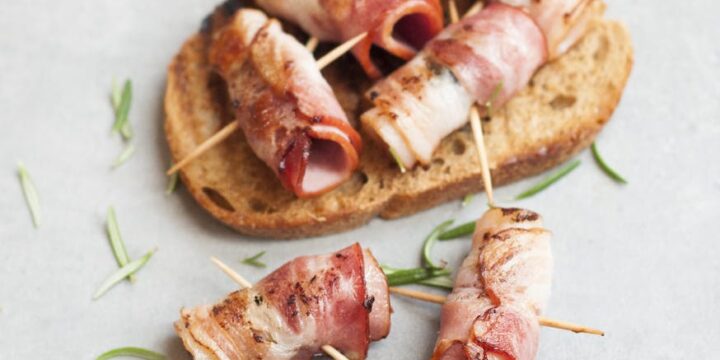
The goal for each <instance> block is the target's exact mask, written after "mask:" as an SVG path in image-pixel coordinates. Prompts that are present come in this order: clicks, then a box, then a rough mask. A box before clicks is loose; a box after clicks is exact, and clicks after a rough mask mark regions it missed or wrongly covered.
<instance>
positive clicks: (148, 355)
mask: <svg viewBox="0 0 720 360" xmlns="http://www.w3.org/2000/svg"><path fill="white" fill-rule="evenodd" d="M117 357H134V358H137V359H145V360H165V355H163V354H159V353H156V352H154V351H150V350H146V349H143V348H139V347H122V348H117V349H112V350H110V351H107V352H104V353H103V354H102V355H100V356H98V357H97V358H96V359H95V360H108V359H114V358H117Z"/></svg>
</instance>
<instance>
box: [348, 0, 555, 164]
mask: <svg viewBox="0 0 720 360" xmlns="http://www.w3.org/2000/svg"><path fill="white" fill-rule="evenodd" d="M546 59H547V51H546V46H545V38H544V36H543V34H542V31H541V29H540V28H539V27H538V26H537V25H536V24H535V22H534V21H533V20H532V19H531V18H530V17H529V16H528V15H527V14H526V13H525V12H523V11H521V10H519V9H517V8H514V7H511V6H507V5H503V4H494V5H490V6H489V7H487V8H486V9H485V10H483V11H481V12H480V13H478V14H475V15H473V16H469V17H467V18H465V19H463V20H462V21H460V22H458V23H456V24H453V25H451V26H450V27H448V28H447V29H445V30H444V31H443V32H442V33H440V35H438V36H437V37H436V38H435V39H433V40H432V41H431V42H429V43H428V44H427V45H426V46H425V48H424V49H423V51H422V52H421V53H420V54H418V56H416V57H415V58H414V59H413V60H412V61H410V62H409V63H407V64H405V65H404V66H403V67H401V68H400V69H398V70H397V71H395V72H394V73H393V74H392V75H390V76H389V77H388V78H386V79H384V80H383V81H381V82H379V83H378V84H377V85H375V86H374V87H373V88H371V89H370V91H369V92H368V94H369V95H368V96H369V98H370V99H371V100H372V101H373V103H374V105H375V107H374V108H372V109H370V110H368V111H367V112H366V113H365V114H363V115H362V118H361V120H362V123H363V126H364V127H365V128H367V129H368V130H370V132H371V134H374V135H377V136H378V137H380V138H381V140H382V141H383V142H384V143H385V144H387V146H388V147H389V149H390V151H391V152H393V153H394V154H395V155H396V157H397V158H398V161H401V162H402V163H403V165H404V166H405V167H408V168H409V167H412V166H413V165H415V164H416V163H417V162H421V163H423V164H427V163H429V162H430V160H431V157H432V154H433V152H434V151H435V148H436V147H437V146H438V144H439V143H440V141H441V140H442V139H443V138H444V137H445V136H447V135H448V134H450V133H451V132H453V131H454V130H456V129H458V128H460V127H462V126H463V125H464V124H465V123H466V122H467V115H468V110H469V109H470V106H471V105H472V104H473V102H479V103H482V104H484V103H486V102H488V101H492V103H493V106H499V105H501V104H503V103H504V102H505V101H507V100H508V99H510V97H512V96H513V95H514V94H515V93H516V92H517V91H518V90H520V89H521V88H523V87H524V86H525V85H526V84H527V82H528V81H529V80H530V78H531V76H532V75H533V73H534V72H535V70H537V68H538V67H539V66H540V65H542V64H543V63H544V62H545V60H546Z"/></svg>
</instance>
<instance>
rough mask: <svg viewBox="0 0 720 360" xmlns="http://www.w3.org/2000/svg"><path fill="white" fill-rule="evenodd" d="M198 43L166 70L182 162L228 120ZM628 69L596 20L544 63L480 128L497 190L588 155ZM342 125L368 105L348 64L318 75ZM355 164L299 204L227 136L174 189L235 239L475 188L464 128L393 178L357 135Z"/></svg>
mask: <svg viewBox="0 0 720 360" xmlns="http://www.w3.org/2000/svg"><path fill="white" fill-rule="evenodd" d="M206 49H207V36H206V35H203V34H196V35H194V36H192V37H191V38H190V39H189V40H188V41H187V42H186V43H185V44H184V46H183V47H182V49H181V51H180V53H179V54H178V55H177V56H176V57H175V58H174V60H173V61H172V63H171V64H170V67H169V71H168V81H167V92H166V96H165V111H166V121H165V131H166V135H167V140H168V143H169V145H170V149H171V152H172V156H173V159H174V160H175V161H178V160H180V159H181V158H183V157H184V156H185V155H187V154H188V153H190V151H191V150H193V149H194V148H195V147H196V146H198V145H199V144H200V143H202V142H203V141H204V140H205V139H207V138H208V137H210V136H211V135H212V134H213V133H215V132H217V131H218V130H219V129H220V128H221V127H222V126H223V125H224V124H226V123H227V122H229V121H232V120H233V116H232V112H231V111H229V110H228V106H227V103H226V102H227V101H226V97H227V95H226V94H225V90H224V84H223V82H222V80H220V79H219V78H218V77H217V76H216V75H213V73H212V71H211V69H210V68H209V66H208V64H207V61H206ZM632 63H633V51H632V44H631V40H630V37H629V34H628V32H627V30H626V29H625V28H624V27H623V26H622V25H621V24H618V23H616V22H610V21H602V22H599V23H598V24H597V25H595V26H594V27H593V28H592V29H591V30H590V32H589V33H588V34H587V35H586V36H585V37H584V38H583V39H582V40H581V41H580V42H579V43H578V44H577V45H576V46H575V47H574V48H573V49H572V50H570V51H569V52H568V53H567V54H566V55H564V56H562V57H561V58H559V59H558V60H556V61H554V62H552V63H549V64H547V65H545V66H544V67H543V68H542V69H541V70H540V71H539V72H538V73H537V74H536V75H535V77H534V78H533V79H532V81H531V84H530V85H529V86H528V87H527V88H525V89H524V90H523V91H522V92H521V93H519V94H518V95H517V96H516V97H515V98H513V99H512V100H511V101H510V102H509V103H507V104H506V105H505V106H504V107H503V108H501V109H498V110H497V111H496V112H495V113H494V114H493V116H492V118H491V119H485V121H484V122H483V128H484V131H485V134H486V135H485V136H486V137H485V141H486V144H487V148H488V152H489V161H490V166H491V169H492V176H493V180H494V182H495V184H496V185H502V184H507V183H509V182H511V181H515V180H518V179H521V178H523V177H527V176H530V175H534V174H537V173H539V172H541V171H544V170H546V169H548V168H551V167H553V166H555V165H557V164H559V163H561V162H563V161H565V160H567V159H568V158H569V157H571V156H573V155H574V154H576V153H577V152H579V151H580V150H582V149H583V148H585V147H587V146H589V145H590V144H591V142H592V141H593V139H594V138H595V136H596V135H597V134H598V132H599V131H600V130H601V129H602V127H603V125H604V124H605V123H606V122H607V121H608V119H609V118H610V115H611V114H612V112H613V110H614V109H615V107H616V106H617V104H618V101H619V100H620V96H621V94H622V91H623V88H624V87H625V83H626V81H627V78H628V75H629V73H630V69H631V68H632ZM324 75H325V76H326V77H327V79H328V81H329V82H330V83H331V84H332V85H333V88H334V90H335V92H336V95H337V96H338V99H339V100H340V102H341V104H342V105H343V107H344V108H345V110H346V111H347V112H348V114H349V116H350V118H354V119H357V117H358V115H359V114H361V113H362V111H363V110H364V109H365V107H366V106H367V103H366V102H365V100H364V99H363V92H364V90H365V89H366V88H367V87H368V86H369V85H370V84H369V83H368V80H367V79H366V78H365V77H364V76H363V75H362V73H361V72H360V71H359V69H358V68H357V66H356V65H354V64H353V63H352V61H351V60H348V59H343V60H341V61H339V62H337V63H336V64H334V65H333V66H331V67H329V68H328V69H326V70H325V71H324ZM365 139H366V140H365V142H366V146H365V149H364V152H363V154H362V159H361V162H360V167H359V169H358V171H357V172H356V173H355V175H354V176H353V177H352V178H351V180H349V181H348V182H347V183H345V184H344V185H342V186H341V187H340V188H338V189H337V190H335V191H332V192H330V193H328V194H325V195H323V196H320V197H318V198H314V199H305V200H300V199H297V198H296V197H294V196H293V195H292V194H291V193H290V192H288V191H286V190H285V189H283V188H282V186H281V185H280V182H279V181H278V180H277V179H276V178H275V175H274V174H273V172H272V171H270V169H268V168H267V167H266V165H265V164H264V163H262V162H261V161H260V160H258V159H257V158H256V157H255V155H254V154H253V152H252V150H251V149H250V147H249V146H248V145H247V143H246V142H245V140H244V138H243V135H242V134H239V133H238V134H235V135H234V136H233V137H231V138H230V139H229V140H226V141H225V142H224V143H223V144H221V145H219V146H216V147H215V148H213V149H212V150H210V151H208V152H207V153H205V154H204V155H202V156H201V157H200V158H198V159H197V160H195V161H194V162H192V163H191V164H189V165H188V166H186V167H185V168H184V169H183V170H182V172H181V176H182V180H183V182H184V184H185V186H186V187H187V189H188V190H189V192H190V193H191V194H192V196H193V197H194V198H195V199H196V200H197V202H198V203H199V204H200V205H201V206H202V207H204V208H205V209H207V211H209V212H210V213H211V214H212V215H213V216H214V217H216V218H217V219H219V220H220V221H222V222H224V223H225V224H227V225H229V226H231V227H233V228H235V229H237V230H238V231H239V232H241V233H244V234H248V235H253V236H260V237H273V238H300V237H307V236H315V235H322V234H329V233H333V232H339V231H343V230H348V229H351V228H353V227H356V226H359V225H361V224H364V223H366V222H367V221H369V220H370V219H371V218H373V217H375V216H378V215H379V216H380V217H383V218H388V219H391V218H397V217H401V216H406V215H410V214H413V213H415V212H418V211H421V210H423V209H427V208H430V207H433V206H436V205H438V204H440V203H442V202H446V201H449V200H453V199H457V198H459V197H462V196H464V195H466V194H468V193H471V192H477V191H480V190H482V181H481V177H480V166H479V161H478V158H477V155H476V152H475V151H474V148H473V146H474V145H473V138H472V135H471V133H470V131H469V130H468V129H467V128H466V129H461V130H459V131H457V132H455V133H453V134H452V135H451V136H449V137H448V138H446V139H445V140H444V141H443V142H442V144H441V145H440V147H439V148H438V149H437V151H436V153H435V156H434V160H433V161H432V164H431V165H429V166H427V167H418V168H416V169H414V170H412V171H409V172H408V173H405V174H401V173H400V172H399V171H398V168H397V166H396V165H395V163H394V161H393V160H392V159H391V158H390V157H389V156H388V155H387V154H386V153H385V152H384V151H382V150H381V146H378V145H377V144H374V143H372V141H371V140H369V139H367V138H365Z"/></svg>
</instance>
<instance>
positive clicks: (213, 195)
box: [202, 186, 235, 212]
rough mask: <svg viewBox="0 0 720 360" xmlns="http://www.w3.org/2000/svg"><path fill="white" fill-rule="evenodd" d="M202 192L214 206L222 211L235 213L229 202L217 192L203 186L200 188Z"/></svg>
mask: <svg viewBox="0 0 720 360" xmlns="http://www.w3.org/2000/svg"><path fill="white" fill-rule="evenodd" d="M202 191H203V192H204V193H205V195H206V196H207V197H208V199H210V201H212V202H213V203H214V204H215V205H217V206H219V207H220V208H222V209H224V210H227V211H230V212H235V208H234V207H233V206H232V204H230V202H229V201H228V200H227V199H226V198H225V197H224V196H223V195H222V194H220V192H218V191H217V190H215V189H213V188H211V187H207V186H205V187H203V188H202Z"/></svg>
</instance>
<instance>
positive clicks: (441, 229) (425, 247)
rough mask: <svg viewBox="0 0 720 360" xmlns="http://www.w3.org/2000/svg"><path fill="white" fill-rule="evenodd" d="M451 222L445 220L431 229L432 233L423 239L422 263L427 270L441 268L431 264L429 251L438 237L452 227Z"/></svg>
mask: <svg viewBox="0 0 720 360" xmlns="http://www.w3.org/2000/svg"><path fill="white" fill-rule="evenodd" d="M452 223H453V220H447V221H445V222H443V223H442V224H440V225H438V226H436V227H435V229H433V231H432V232H431V233H430V234H429V235H428V236H427V238H425V242H424V243H423V252H422V257H423V262H424V264H425V266H426V267H427V268H429V269H441V268H442V266H437V265H435V263H434V262H433V260H432V258H431V256H430V250H431V249H432V247H433V245H435V243H436V242H437V240H438V236H439V235H440V234H441V233H443V232H444V231H445V229H447V228H448V227H449V226H450V225H452Z"/></svg>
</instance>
